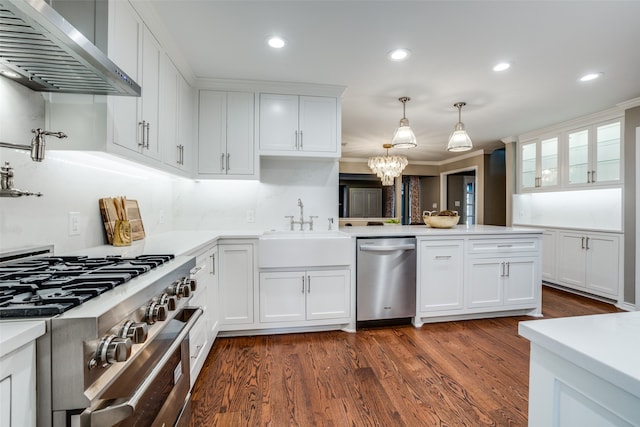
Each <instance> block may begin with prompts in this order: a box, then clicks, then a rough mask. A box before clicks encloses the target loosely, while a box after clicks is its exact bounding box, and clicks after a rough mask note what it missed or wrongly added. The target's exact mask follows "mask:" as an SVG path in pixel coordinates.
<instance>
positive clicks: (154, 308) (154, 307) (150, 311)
mask: <svg viewBox="0 0 640 427" xmlns="http://www.w3.org/2000/svg"><path fill="white" fill-rule="evenodd" d="M167 309H168V308H167V306H166V305H165V304H160V303H159V302H158V301H151V302H150V303H149V305H147V309H146V310H145V313H144V318H145V321H146V322H147V324H148V325H153V324H154V323H156V322H158V321H160V322H161V321H163V320H165V319H166V318H167Z"/></svg>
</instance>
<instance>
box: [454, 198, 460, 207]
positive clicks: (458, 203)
mask: <svg viewBox="0 0 640 427" xmlns="http://www.w3.org/2000/svg"><path fill="white" fill-rule="evenodd" d="M453 205H454V206H455V207H456V208H459V207H460V200H456V201H455V202H453Z"/></svg>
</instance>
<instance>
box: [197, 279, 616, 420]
mask: <svg viewBox="0 0 640 427" xmlns="http://www.w3.org/2000/svg"><path fill="white" fill-rule="evenodd" d="M542 306H543V313H544V315H545V318H554V317H566V316H576V315H586V314H598V313H609V312H615V311H618V310H617V309H616V308H615V307H614V306H612V305H609V304H605V303H601V302H598V301H594V300H591V299H587V298H583V297H579V296H576V295H572V294H569V293H565V292H562V291H558V290H555V289H551V288H547V287H544V289H543V304H542ZM522 320H532V318H530V317H507V318H497V319H486V320H469V321H459V322H446V323H436V324H426V325H424V326H423V327H422V328H420V329H416V328H414V327H413V326H399V327H386V328H375V329H374V328H372V329H362V330H358V332H357V333H355V334H350V333H346V332H341V331H336V332H317V333H303V334H289V335H272V336H256V337H242V338H218V339H216V341H215V343H214V346H213V348H212V350H211V353H210V354H209V357H208V359H207V361H206V363H205V365H204V368H203V370H202V372H201V374H200V376H199V378H198V380H197V382H196V384H195V386H194V390H193V394H192V397H191V424H190V425H191V426H209V425H212V426H213V425H218V426H274V427H280V426H327V427H329V426H332V427H333V426H336V427H337V426H385V427H386V426H484V425H487V426H507V425H508V426H526V425H527V401H528V383H529V372H528V371H529V341H527V340H526V339H524V338H522V337H520V336H519V335H518V322H519V321H522Z"/></svg>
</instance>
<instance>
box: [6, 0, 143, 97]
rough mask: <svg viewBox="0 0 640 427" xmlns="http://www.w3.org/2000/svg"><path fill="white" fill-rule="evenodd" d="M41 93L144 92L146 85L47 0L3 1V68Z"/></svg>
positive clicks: (20, 81) (133, 93)
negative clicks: (126, 71)
mask: <svg viewBox="0 0 640 427" xmlns="http://www.w3.org/2000/svg"><path fill="white" fill-rule="evenodd" d="M2 70H8V71H13V72H14V73H17V74H18V75H19V77H18V78H16V79H15V80H16V81H17V82H18V83H21V84H23V85H25V86H27V87H29V88H31V89H33V90H36V91H40V92H57V93H82V94H93V95H129V96H140V92H141V88H140V86H139V85H138V84H137V83H136V82H135V81H133V80H132V79H131V78H130V77H129V76H127V74H126V73H125V72H124V71H122V70H121V69H120V68H119V67H118V66H116V65H115V64H114V63H113V62H112V61H111V60H110V59H109V58H108V57H107V55H105V54H104V53H103V52H102V51H101V50H100V49H98V48H97V47H96V46H94V45H93V44H92V43H91V42H90V41H89V40H88V39H87V38H86V37H85V36H83V35H82V34H81V33H80V32H79V31H78V30H77V29H75V28H74V27H73V26H72V25H71V24H70V23H69V22H68V21H67V20H66V19H65V18H63V17H62V16H61V15H60V14H59V13H58V12H56V11H55V10H54V9H53V8H52V7H51V6H49V5H48V4H47V3H45V2H44V1H43V0H0V71H2Z"/></svg>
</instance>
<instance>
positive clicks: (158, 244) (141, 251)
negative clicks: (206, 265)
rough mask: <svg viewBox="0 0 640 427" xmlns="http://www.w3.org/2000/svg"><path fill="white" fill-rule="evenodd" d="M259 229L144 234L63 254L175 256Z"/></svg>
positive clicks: (246, 236) (249, 235) (250, 235)
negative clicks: (128, 240) (119, 243)
mask: <svg viewBox="0 0 640 427" xmlns="http://www.w3.org/2000/svg"><path fill="white" fill-rule="evenodd" d="M261 235H262V232H260V231H255V230H254V231H229V230H225V231H215V230H199V231H170V232H166V233H160V234H155V235H152V236H147V237H145V238H144V239H142V240H137V241H135V242H133V243H132V244H131V246H111V245H102V246H94V247H92V248H87V249H81V250H78V251H74V252H72V253H70V254H66V255H87V256H95V257H98V256H106V255H119V256H123V257H134V256H138V255H148V254H173V255H176V256H181V255H193V254H194V253H196V252H198V250H200V249H201V248H203V247H205V246H208V245H211V244H212V243H215V242H216V241H217V240H219V239H222V238H224V239H237V238H244V239H249V238H255V239H257V238H259V237H260V236H261Z"/></svg>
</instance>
